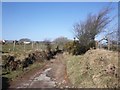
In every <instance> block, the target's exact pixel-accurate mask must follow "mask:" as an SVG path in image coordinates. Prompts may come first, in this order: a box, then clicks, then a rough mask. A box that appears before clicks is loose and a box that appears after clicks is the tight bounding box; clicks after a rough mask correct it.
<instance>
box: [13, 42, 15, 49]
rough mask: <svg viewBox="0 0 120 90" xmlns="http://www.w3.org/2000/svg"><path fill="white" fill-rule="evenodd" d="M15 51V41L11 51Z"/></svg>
mask: <svg viewBox="0 0 120 90" xmlns="http://www.w3.org/2000/svg"><path fill="white" fill-rule="evenodd" d="M14 50H15V40H14V41H13V51H14Z"/></svg>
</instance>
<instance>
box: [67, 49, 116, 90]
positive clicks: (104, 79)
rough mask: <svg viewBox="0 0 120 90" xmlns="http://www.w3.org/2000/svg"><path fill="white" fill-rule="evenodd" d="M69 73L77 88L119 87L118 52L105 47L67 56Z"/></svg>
mask: <svg viewBox="0 0 120 90" xmlns="http://www.w3.org/2000/svg"><path fill="white" fill-rule="evenodd" d="M66 59H67V73H68V77H69V79H70V81H71V83H72V84H73V85H74V86H75V87H77V88H116V87H118V72H117V70H118V53H117V52H113V51H108V50H104V49H96V50H89V51H87V52H86V53H85V54H84V55H79V56H71V55H68V56H66Z"/></svg>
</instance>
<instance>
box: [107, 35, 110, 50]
mask: <svg viewBox="0 0 120 90" xmlns="http://www.w3.org/2000/svg"><path fill="white" fill-rule="evenodd" d="M107 39H108V50H110V38H109V35H108V37H107Z"/></svg>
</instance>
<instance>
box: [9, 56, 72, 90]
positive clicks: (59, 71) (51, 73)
mask: <svg viewBox="0 0 120 90" xmlns="http://www.w3.org/2000/svg"><path fill="white" fill-rule="evenodd" d="M70 86H71V84H70V82H69V80H68V78H67V72H66V65H65V61H64V56H63V55H62V54H59V55H57V56H56V57H55V59H52V60H50V61H49V62H47V64H46V65H45V66H44V67H43V68H42V69H39V68H37V69H35V70H32V71H31V72H29V73H27V74H26V75H25V76H23V77H22V78H19V79H18V80H17V81H15V82H12V83H11V86H10V88H68V87H70Z"/></svg>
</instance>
